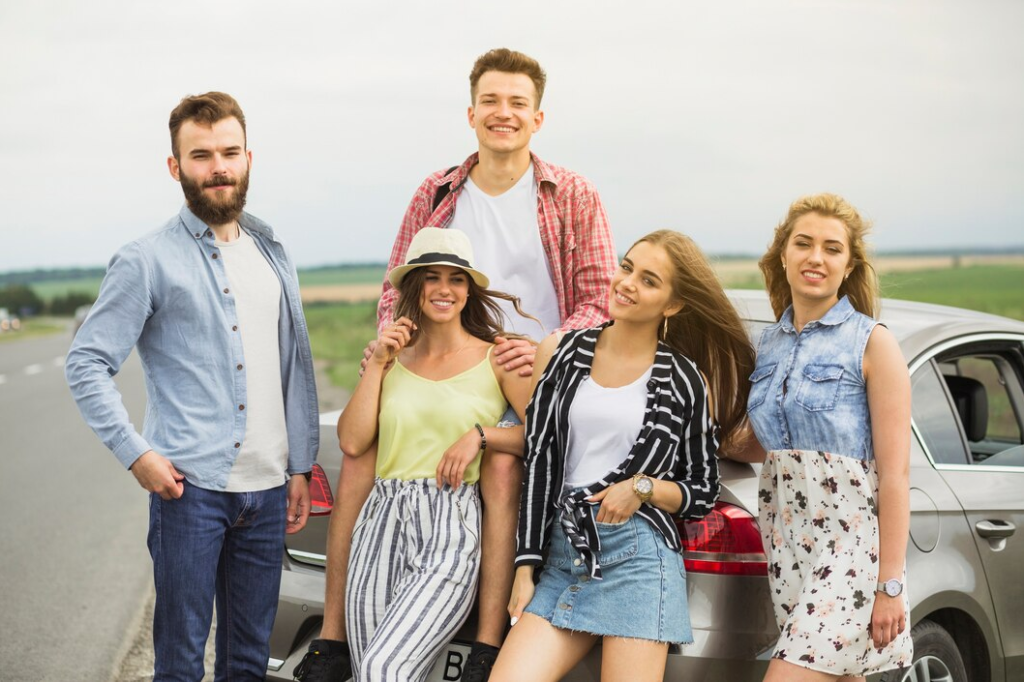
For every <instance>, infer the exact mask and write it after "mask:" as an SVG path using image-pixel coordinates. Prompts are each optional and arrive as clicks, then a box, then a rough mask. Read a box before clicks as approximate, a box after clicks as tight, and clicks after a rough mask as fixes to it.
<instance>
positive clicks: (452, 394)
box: [377, 346, 508, 483]
mask: <svg viewBox="0 0 1024 682" xmlns="http://www.w3.org/2000/svg"><path fill="white" fill-rule="evenodd" d="M493 348H494V346H491V348H488V349H487V357H485V358H484V359H483V360H482V361H481V362H480V363H479V364H477V365H475V366H473V367H470V368H469V369H467V370H466V371H465V372H462V373H461V374H456V375H455V376H453V377H449V378H448V379H442V380H440V381H433V380H431V379H425V378H423V377H421V376H419V375H418V374H414V373H413V372H411V371H409V370H408V369H406V368H405V367H404V366H403V365H402V363H400V362H396V363H395V366H394V367H393V368H392V369H391V371H390V372H388V373H387V376H385V377H384V383H383V385H382V387H381V396H380V416H379V417H378V420H379V430H378V439H379V440H378V448H377V476H378V477H379V478H393V479H400V480H405V481H408V480H411V479H416V478H434V477H435V476H436V475H437V463H438V462H439V461H441V455H443V454H444V451H445V450H447V449H448V447H449V446H451V444H452V443H454V442H455V441H457V440H458V439H459V438H460V437H461V436H462V435H463V434H465V433H466V432H467V431H469V430H470V429H472V428H473V425H474V424H475V423H477V422H479V423H480V424H481V425H482V426H494V425H495V424H497V423H498V420H499V419H500V418H501V415H502V414H504V412H505V408H506V407H507V405H508V403H507V401H506V400H505V396H504V394H503V393H502V392H501V386H499V385H498V379H497V378H496V377H495V376H494V370H493V369H492V367H491V350H492V349H493ZM479 478H480V457H479V456H478V457H477V458H476V459H475V460H473V463H472V464H470V465H469V466H468V467H467V468H466V475H465V479H464V480H465V482H466V483H476V482H477V480H479Z"/></svg>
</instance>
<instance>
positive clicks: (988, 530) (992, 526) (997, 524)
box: [974, 519, 1017, 539]
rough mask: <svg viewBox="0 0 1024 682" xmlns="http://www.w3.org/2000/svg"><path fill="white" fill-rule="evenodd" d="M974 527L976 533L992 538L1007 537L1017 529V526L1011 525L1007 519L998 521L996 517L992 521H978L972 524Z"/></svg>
mask: <svg viewBox="0 0 1024 682" xmlns="http://www.w3.org/2000/svg"><path fill="white" fill-rule="evenodd" d="M974 527H975V528H976V529H977V530H978V535H980V536H981V537H983V538H992V539H995V538H1008V537H1010V536H1011V535H1013V533H1014V531H1016V530H1017V526H1015V525H1013V524H1012V523H1010V522H1009V521H1000V520H998V519H995V520H992V521H978V523H976V524H974Z"/></svg>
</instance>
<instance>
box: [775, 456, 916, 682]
mask: <svg viewBox="0 0 1024 682" xmlns="http://www.w3.org/2000/svg"><path fill="white" fill-rule="evenodd" d="M877 499H878V474H877V472H876V470H875V463H874V461H862V460H859V459H856V458H854V457H845V456H843V455H837V454H832V453H827V452H816V451H813V450H772V451H771V452H769V453H768V458H767V460H766V461H765V464H764V467H762V469H761V490H760V518H761V535H762V540H763V542H764V547H765V553H766V554H767V555H768V581H769V584H770V586H771V594H772V605H773V606H774V609H775V617H776V619H777V620H778V623H779V629H780V630H781V632H782V634H781V636H780V638H779V643H778V645H777V647H776V649H775V653H774V654H773V657H774V658H779V659H782V660H784V661H787V662H789V663H792V664H794V665H799V666H801V667H804V668H810V669H812V670H817V671H820V672H824V673H829V674H832V675H870V674H872V673H876V672H881V671H883V670H890V669H892V668H903V667H906V666H909V665H910V662H911V659H912V657H913V644H912V642H911V639H910V602H909V600H908V599H907V590H906V589H904V590H903V594H902V595H901V597H900V598H902V599H903V608H904V609H905V611H906V614H907V627H906V629H904V631H903V633H902V634H900V635H899V636H898V637H897V638H896V639H895V640H894V641H892V642H890V643H889V644H888V645H887V646H886V647H884V648H882V649H879V648H877V647H875V646H874V644H873V643H872V641H871V636H870V632H869V628H870V625H871V610H872V607H873V605H874V600H875V595H876V592H875V589H876V587H877V585H878V577H879V576H878V570H879V566H878V547H879V536H878V508H877V501H876V500H877ZM887 577H892V576H887ZM902 581H903V583H904V585H905V584H906V576H905V575H904V577H903V579H902ZM886 598H887V597H886Z"/></svg>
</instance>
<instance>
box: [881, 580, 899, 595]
mask: <svg viewBox="0 0 1024 682" xmlns="http://www.w3.org/2000/svg"><path fill="white" fill-rule="evenodd" d="M876 591H877V592H884V593H885V594H887V595H889V596H890V597H898V596H900V595H901V594H903V583H901V582H900V581H899V580H897V579H896V578H890V579H889V580H886V581H885V582H884V583H878V587H877V588H876Z"/></svg>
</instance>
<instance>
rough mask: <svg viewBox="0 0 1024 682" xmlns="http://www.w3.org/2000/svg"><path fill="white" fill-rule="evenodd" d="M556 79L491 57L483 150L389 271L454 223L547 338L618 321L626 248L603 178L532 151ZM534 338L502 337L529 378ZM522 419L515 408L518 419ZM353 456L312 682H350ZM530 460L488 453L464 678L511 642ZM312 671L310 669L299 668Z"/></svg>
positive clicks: (531, 327)
mask: <svg viewBox="0 0 1024 682" xmlns="http://www.w3.org/2000/svg"><path fill="white" fill-rule="evenodd" d="M545 79H546V76H545V74H544V71H543V70H542V69H541V68H540V65H539V64H538V63H537V62H536V61H535V60H533V59H531V58H530V57H528V56H526V55H524V54H522V53H519V52H513V51H511V50H507V49H496V50H491V51H490V52H488V53H486V54H484V55H482V56H481V57H480V58H479V59H478V60H477V62H476V64H475V65H474V67H473V70H472V72H471V74H470V93H471V96H472V106H471V107H470V108H469V112H468V114H469V124H470V127H472V128H473V129H474V130H475V132H476V136H477V140H478V142H479V151H478V152H476V153H474V154H472V155H471V156H470V157H469V158H468V159H466V161H465V162H463V164H462V165H461V166H458V167H455V168H452V169H449V170H446V171H438V172H436V173H433V174H431V175H430V176H429V177H428V178H427V179H426V180H425V181H424V182H423V184H421V185H420V187H419V189H417V190H416V194H415V195H414V196H413V198H412V201H411V202H410V203H409V208H408V209H407V210H406V213H405V218H404V219H403V221H402V226H401V228H400V229H399V232H398V236H397V238H396V239H395V244H394V247H393V249H392V251H391V258H390V260H389V262H388V270H389V271H390V270H391V269H392V268H394V267H396V266H398V265H401V264H402V263H404V262H405V258H406V251H407V250H408V247H409V243H410V242H411V241H412V237H413V235H414V234H416V232H418V231H419V230H420V229H422V228H424V227H455V228H458V229H460V230H463V231H464V232H466V233H467V234H469V236H470V239H471V241H472V243H473V249H474V256H475V263H474V265H475V266H477V267H480V268H481V269H482V270H483V271H484V272H487V273H488V275H490V277H491V287H492V288H493V289H497V290H499V291H506V292H508V293H511V294H514V295H516V296H519V297H520V299H521V300H522V309H523V310H524V311H525V312H527V313H529V314H531V315H533V316H534V317H536V318H538V320H539V324H537V323H535V322H533V321H527V320H525V319H524V318H522V317H519V316H518V315H516V314H515V313H514V311H512V310H510V309H509V310H506V312H507V313H508V315H507V317H508V321H509V324H510V325H511V329H510V331H512V330H514V331H516V332H517V333H519V334H525V335H528V336H530V337H532V338H535V339H537V340H538V341H539V340H540V339H542V338H543V337H544V336H545V335H547V334H549V333H551V332H554V331H557V330H563V329H582V328H586V327H592V326H595V325H597V324H600V323H602V322H604V321H606V320H607V319H608V288H609V286H610V278H611V273H612V271H613V270H614V269H615V265H616V255H615V246H614V242H613V240H612V234H611V230H610V228H609V226H608V217H607V215H606V214H605V210H604V207H603V206H602V204H601V199H600V197H599V196H598V194H597V190H595V189H594V187H593V185H591V184H590V182H589V181H588V180H587V179H586V178H584V177H583V176H581V175H578V174H576V173H574V172H572V171H570V170H567V169H565V168H561V167H559V166H554V165H552V164H549V163H545V162H544V161H542V160H541V159H539V158H538V157H537V156H536V155H535V154H533V153H532V152H531V151H530V139H531V137H532V135H533V133H535V132H537V131H538V130H540V128H541V125H542V124H543V122H544V112H543V111H541V110H540V101H541V98H542V96H543V94H544V84H545ZM397 297H398V292H397V291H396V290H395V289H394V288H393V287H392V286H391V284H390V283H389V282H388V281H387V278H385V280H384V290H383V294H382V296H381V298H380V303H379V304H378V309H377V318H378V319H377V321H378V327H380V328H381V329H383V328H384V327H385V326H386V325H388V324H390V323H391V321H392V312H393V310H394V305H395V301H396V299H397ZM535 351H536V346H535V344H533V343H531V342H530V341H528V340H524V339H499V340H498V345H497V346H496V348H495V351H494V352H495V354H496V355H497V358H498V360H499V361H500V362H501V363H503V365H504V367H505V370H506V371H518V372H520V373H521V374H523V375H524V376H526V375H529V374H530V372H531V371H532V368H533V358H534V353H535ZM511 416H513V418H514V414H513V415H511ZM372 454H373V453H370V454H369V455H364V456H362V457H358V458H352V457H348V456H346V457H345V459H344V463H343V466H342V471H343V472H344V475H343V476H341V479H340V481H339V484H338V485H339V494H338V497H337V500H338V504H337V505H336V506H335V508H334V513H333V514H332V517H331V526H330V530H329V534H328V548H327V556H328V561H327V587H326V595H325V605H324V621H323V626H322V629H321V633H320V636H321V639H317V640H314V641H313V643H312V644H311V645H310V648H309V652H308V653H307V654H306V658H305V659H303V663H302V664H301V665H300V667H299V669H296V676H297V677H299V679H301V680H303V681H304V682H310V681H311V680H321V679H325V680H326V679H339V680H340V679H345V675H346V674H347V673H348V672H349V670H350V664H349V657H348V647H347V644H346V643H345V641H346V633H345V614H344V608H345V605H344V593H345V586H346V572H347V568H348V555H349V548H350V542H351V536H352V530H353V527H354V526H355V521H356V517H357V516H358V514H359V510H360V508H361V507H362V504H363V502H364V501H365V500H366V497H367V495H368V494H369V492H370V489H371V488H372V486H373V479H374V469H375V463H376V462H375V460H376V457H375V456H370V455H372ZM522 475H523V474H522V461H521V460H520V459H519V458H517V457H514V456H512V455H508V454H503V453H493V452H491V451H489V450H488V451H487V452H485V455H484V460H483V463H482V466H481V478H480V487H481V493H482V497H483V499H484V503H485V512H484V518H483V525H482V548H481V549H482V564H481V572H480V573H481V580H480V595H479V628H478V632H477V637H478V641H477V642H475V643H474V644H473V649H472V652H471V653H470V657H469V660H468V662H467V664H466V667H465V668H464V669H463V671H462V677H461V679H462V680H463V681H464V682H465V681H474V682H475V681H479V682H483V681H484V680H486V679H487V677H488V676H489V675H490V668H491V665H492V664H493V662H494V658H495V656H496V655H497V651H498V647H499V646H500V645H501V642H502V641H503V639H504V634H505V624H506V622H507V616H506V606H507V604H508V599H509V593H510V590H511V585H512V577H513V559H514V556H515V535H516V520H517V517H518V507H519V493H520V489H521V485H522ZM302 668H305V670H301V669H302Z"/></svg>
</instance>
